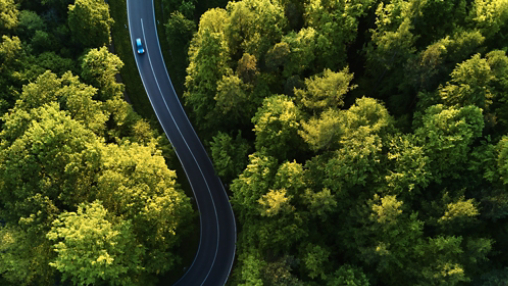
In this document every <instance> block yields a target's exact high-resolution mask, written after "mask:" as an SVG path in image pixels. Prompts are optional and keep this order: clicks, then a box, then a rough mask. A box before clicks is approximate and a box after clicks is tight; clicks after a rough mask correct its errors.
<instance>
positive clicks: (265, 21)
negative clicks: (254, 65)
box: [225, 0, 287, 60]
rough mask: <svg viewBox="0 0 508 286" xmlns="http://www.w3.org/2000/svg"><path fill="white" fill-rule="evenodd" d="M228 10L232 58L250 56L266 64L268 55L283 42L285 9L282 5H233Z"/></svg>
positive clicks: (263, 2)
mask: <svg viewBox="0 0 508 286" xmlns="http://www.w3.org/2000/svg"><path fill="white" fill-rule="evenodd" d="M226 10H227V12H228V24H227V26H226V27H225V28H226V29H225V34H226V38H227V42H228V45H229V50H230V52H231V55H238V56H239V57H241V55H243V54H244V53H248V54H250V55H253V56H255V57H256V59H258V60H262V59H264V56H265V54H266V52H267V51H268V50H269V49H270V48H271V47H272V46H273V45H274V44H276V43H278V42H280V40H281V38H282V36H283V34H284V31H285V29H286V27H287V19H286V18H285V17H284V9H283V7H282V6H281V4H280V3H279V2H275V1H270V0H261V1H258V0H256V1H254V0H244V1H239V2H229V3H228V5H227V7H226ZM239 57H238V58H239Z"/></svg>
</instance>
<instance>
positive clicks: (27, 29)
mask: <svg viewBox="0 0 508 286" xmlns="http://www.w3.org/2000/svg"><path fill="white" fill-rule="evenodd" d="M45 29H46V23H45V22H44V20H43V19H42V18H41V17H40V16H39V15H37V13H35V12H34V11H30V10H21V12H20V13H19V23H18V26H17V28H16V30H17V31H18V33H19V34H20V35H22V36H25V37H28V38H30V37H32V36H33V34H34V33H35V31H37V30H40V31H44V30H45Z"/></svg>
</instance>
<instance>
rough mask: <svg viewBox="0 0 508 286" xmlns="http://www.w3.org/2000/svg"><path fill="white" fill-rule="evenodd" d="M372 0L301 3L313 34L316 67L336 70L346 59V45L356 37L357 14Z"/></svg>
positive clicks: (364, 12)
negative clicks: (303, 4) (313, 31)
mask: <svg viewBox="0 0 508 286" xmlns="http://www.w3.org/2000/svg"><path fill="white" fill-rule="evenodd" d="M374 2H375V1H373V0H355V1H336V0H332V1H321V0H311V1H309V2H307V3H306V4H305V21H306V22H307V25H308V26H309V27H311V28H313V29H314V30H315V31H316V33H317V35H316V36H315V38H316V50H315V54H316V58H317V64H318V67H317V68H318V69H322V68H329V69H332V70H338V69H340V68H343V67H344V65H345V62H346V47H347V45H348V44H351V43H352V42H353V41H354V40H355V39H356V37H357V33H358V31H357V30H358V25H359V18H360V17H362V16H364V15H365V14H366V12H367V10H368V9H369V8H370V7H371V5H373V4H374Z"/></svg>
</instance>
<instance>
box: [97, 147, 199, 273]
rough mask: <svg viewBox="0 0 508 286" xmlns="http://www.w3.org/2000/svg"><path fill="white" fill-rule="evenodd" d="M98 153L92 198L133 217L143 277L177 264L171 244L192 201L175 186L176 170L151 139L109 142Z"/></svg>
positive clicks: (117, 212) (166, 269)
mask: <svg viewBox="0 0 508 286" xmlns="http://www.w3.org/2000/svg"><path fill="white" fill-rule="evenodd" d="M100 156H101V157H100V158H101V159H102V160H101V166H102V168H101V170H102V172H101V173H99V174H96V176H95V177H96V180H97V181H96V184H97V196H96V198H97V199H99V200H101V201H102V204H103V205H104V207H105V208H106V209H108V210H109V211H111V212H113V213H115V214H121V215H122V217H124V218H126V219H129V220H131V221H132V224H133V232H134V234H135V236H136V241H137V242H138V243H140V244H142V245H143V247H144V248H146V251H145V253H144V255H143V256H142V265H143V267H144V268H145V272H144V273H145V274H146V275H145V276H144V278H143V279H147V280H143V279H141V281H148V279H150V280H151V278H153V275H154V274H157V273H163V272H166V271H168V270H170V269H171V268H172V267H173V266H174V265H175V262H176V259H177V258H176V257H175V255H174V254H173V253H172V249H173V248H174V247H175V246H176V244H177V243H178V237H177V233H178V231H179V230H180V229H181V227H182V226H185V225H186V224H187V223H188V220H189V219H190V215H191V212H192V209H191V206H190V201H189V199H188V198H187V197H186V196H185V195H184V194H183V192H182V191H181V190H179V189H178V188H177V186H176V181H175V179H176V174H175V172H174V171H172V170H169V169H168V167H167V165H166V163H165V161H164V158H163V157H162V156H161V152H160V151H158V150H157V149H155V144H153V143H151V144H149V145H148V146H141V145H138V144H135V143H133V144H123V145H121V146H118V145H108V146H106V147H104V148H102V150H101V153H100Z"/></svg>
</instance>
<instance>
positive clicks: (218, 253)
mask: <svg viewBox="0 0 508 286" xmlns="http://www.w3.org/2000/svg"><path fill="white" fill-rule="evenodd" d="M153 5H154V4H153V0H148V1H147V0H127V17H128V21H129V32H130V37H131V44H132V49H133V52H134V57H135V59H136V64H137V66H138V70H139V74H140V75H141V80H142V81H143V85H144V86H145V90H146V93H147V94H148V97H149V99H150V102H151V104H152V107H153V109H154V111H155V114H156V115H157V118H158V120H159V122H160V124H161V126H162V128H163V129H164V132H165V133H166V136H167V137H168V139H169V141H170V142H171V144H172V145H173V148H174V149H175V152H176V154H177V156H178V159H179V160H180V163H181V164H182V166H183V169H184V171H185V174H186V175H187V178H188V179H189V182H190V184H191V187H192V191H193V192H194V196H195V198H196V203H197V206H198V210H199V215H200V231H201V234H200V241H199V248H198V251H197V254H196V257H195V258H194V262H193V263H192V264H191V266H190V267H189V268H188V270H187V272H186V273H185V274H184V276H183V277H182V278H181V279H180V280H179V281H178V282H176V284H175V285H178V286H180V285H182V286H194V285H196V286H197V285H209V286H220V285H224V284H225V283H226V281H227V279H228V277H229V274H230V272H231V268H232V266H233V261H234V256H235V249H236V223H235V218H234V215H233V210H232V208H231V204H230V203H229V199H228V196H227V194H226V191H225V190H224V186H223V185H222V182H221V181H220V179H219V177H218V176H217V175H216V173H215V171H214V169H213V165H212V162H211V160H210V158H209V157H208V155H207V153H206V151H205V149H204V148H203V145H202V144H201V141H200V140H199V138H198V136H197V135H196V132H195V131H194V128H193V127H192V125H191V123H190V121H189V119H188V117H187V115H186V114H185V111H184V109H183V108H182V105H181V104H180V101H179V99H178V97H177V95H176V92H175V89H174V88H173V84H172V83H171V79H170V77H169V74H168V72H167V69H166V66H165V64H164V60H163V57H162V53H161V49H160V44H159V40H158V36H157V28H156V25H155V14H154V7H153ZM137 38H141V40H142V42H143V44H144V47H145V54H141V55H139V54H137V52H136V47H135V43H134V42H135V39H137Z"/></svg>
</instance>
